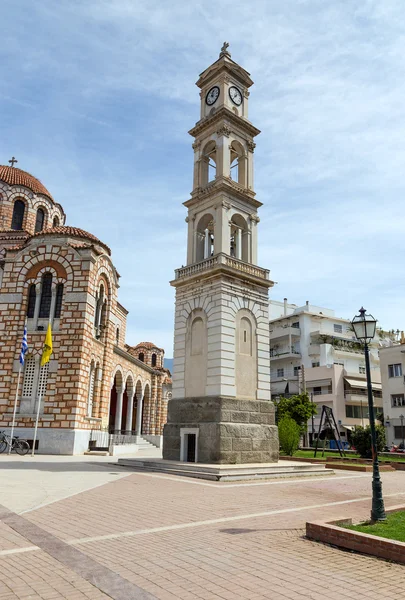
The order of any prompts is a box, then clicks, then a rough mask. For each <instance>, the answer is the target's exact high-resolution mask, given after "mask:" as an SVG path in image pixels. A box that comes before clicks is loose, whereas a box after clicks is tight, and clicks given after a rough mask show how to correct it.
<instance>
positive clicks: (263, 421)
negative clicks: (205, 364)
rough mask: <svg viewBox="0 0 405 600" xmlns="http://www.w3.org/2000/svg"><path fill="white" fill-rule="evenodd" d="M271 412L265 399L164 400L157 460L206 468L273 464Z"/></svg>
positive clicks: (275, 453)
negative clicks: (165, 406)
mask: <svg viewBox="0 0 405 600" xmlns="http://www.w3.org/2000/svg"><path fill="white" fill-rule="evenodd" d="M274 413H275V409H274V404H273V403H272V402H270V401H268V400H244V399H237V398H228V397H223V396H214V397H203V398H187V399H172V400H169V404H168V420H167V424H166V425H165V427H164V431H163V458H164V459H166V460H176V461H179V460H182V461H191V462H199V463H211V464H213V463H217V464H247V463H270V462H277V461H278V451H279V444H278V429H277V426H276V425H275V414H274ZM193 436H194V437H193ZM190 437H191V438H192V439H190Z"/></svg>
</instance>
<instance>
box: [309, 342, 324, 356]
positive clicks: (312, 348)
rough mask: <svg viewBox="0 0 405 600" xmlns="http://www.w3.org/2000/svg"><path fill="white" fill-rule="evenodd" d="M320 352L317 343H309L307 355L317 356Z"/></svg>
mask: <svg viewBox="0 0 405 600" xmlns="http://www.w3.org/2000/svg"><path fill="white" fill-rule="evenodd" d="M320 353H321V347H320V345H319V344H312V343H311V344H310V345H309V349H308V354H309V356H319V355H320Z"/></svg>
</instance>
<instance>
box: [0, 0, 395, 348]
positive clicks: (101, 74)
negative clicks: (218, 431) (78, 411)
mask: <svg viewBox="0 0 405 600" xmlns="http://www.w3.org/2000/svg"><path fill="white" fill-rule="evenodd" d="M404 19H405V17H404V5H403V0H384V2H381V1H380V0H376V1H374V0H363V2H361V3H359V2H357V0H329V1H328V2H325V0H284V1H283V2H280V1H279V0H250V1H249V2H246V1H243V2H242V1H240V0H233V1H229V0H221V1H218V2H215V3H209V2H206V1H200V0H187V1H186V0H170V1H166V0H85V2H83V1H82V0H59V1H58V2H55V1H54V0H40V2H32V0H13V2H10V3H5V4H4V6H2V41H1V42H0V73H1V77H0V117H1V135H0V164H8V163H7V161H8V160H9V159H10V158H11V157H12V156H13V155H14V156H15V157H16V158H17V159H18V161H19V162H18V164H17V166H18V167H19V168H21V169H24V170H26V171H28V172H30V173H32V174H33V175H35V176H36V177H38V179H40V180H41V181H42V182H43V183H44V185H45V186H46V187H47V188H48V190H49V191H50V193H51V194H52V195H53V197H54V198H55V200H56V201H57V202H59V203H60V204H62V206H63V207H64V209H65V212H66V213H67V224H68V225H72V226H76V227H80V228H82V229H86V230H87V231H90V232H92V233H93V234H95V235H96V236H98V237H99V238H100V239H101V240H103V241H104V242H105V243H106V244H108V245H109V246H110V248H111V249H112V258H113V261H114V264H115V266H116V268H117V270H118V272H119V273H120V275H121V279H120V285H121V287H120V289H119V300H120V302H121V303H122V304H123V305H124V306H125V307H126V308H127V309H128V310H129V311H130V313H129V316H128V327H127V343H129V344H131V345H135V344H137V343H138V342H140V341H153V342H154V343H156V344H157V345H158V346H161V347H163V348H165V350H166V356H167V357H170V356H172V347H173V319H174V288H172V287H171V286H170V285H169V281H170V280H171V279H173V278H174V269H176V268H178V267H181V266H182V265H183V264H185V261H186V257H185V255H186V223H185V221H184V219H185V217H186V214H187V213H186V208H185V207H183V206H182V203H183V202H185V201H186V200H188V199H189V197H190V192H191V187H192V174H193V151H192V148H191V144H192V141H193V140H192V138H191V137H190V135H189V134H188V133H187V132H188V130H189V129H190V128H191V127H193V125H194V124H195V123H196V121H197V120H198V119H199V109H200V98H199V89H198V88H197V87H196V86H195V82H196V81H197V79H198V75H199V74H200V73H201V72H202V71H203V70H205V69H206V68H207V67H208V66H209V65H210V64H212V63H213V62H214V61H215V60H216V59H217V58H218V55H219V51H220V48H221V46H222V44H223V42H224V40H227V41H228V42H229V43H230V46H229V51H230V52H231V54H232V58H233V59H234V60H235V61H236V62H238V63H239V64H241V65H242V66H243V67H244V68H245V69H246V70H247V71H249V72H250V73H251V76H252V79H253V81H254V82H255V85H254V86H253V87H252V88H251V95H250V98H249V118H250V120H251V121H252V123H253V124H254V125H255V126H256V127H258V128H259V129H260V130H261V134H260V135H259V136H258V137H257V138H256V140H255V141H256V143H257V146H256V149H255V154H254V157H255V188H256V193H257V196H256V197H257V199H258V200H260V201H261V202H263V207H262V208H261V209H260V211H259V215H260V219H261V221H260V224H259V226H258V227H259V229H258V234H259V260H258V263H259V265H260V266H262V267H264V268H268V269H270V272H271V273H270V277H271V278H272V279H273V280H274V281H275V282H277V283H276V285H275V286H274V287H273V288H272V289H271V290H270V293H271V297H272V298H274V299H276V300H282V299H283V298H284V297H287V298H288V301H289V302H292V303H295V304H297V305H298V306H301V305H303V304H305V301H306V300H308V301H309V302H310V304H314V305H320V306H325V307H329V308H333V309H335V311H336V315H337V316H340V317H344V318H353V316H354V315H355V314H356V313H357V312H358V309H359V308H360V307H361V306H362V305H364V306H365V308H366V309H367V310H368V311H369V312H371V313H372V314H373V315H374V316H375V317H376V318H377V319H378V322H379V325H380V326H382V327H384V328H385V329H397V328H399V329H404V328H405V318H404V310H403V307H404V305H405V278H404V277H403V271H402V267H401V264H402V258H401V257H402V255H403V252H404V247H405V235H404V232H405V214H404V208H403V207H404V200H403V199H404V196H405V178H404V176H403V173H404V165H405V61H404V56H405V33H404Z"/></svg>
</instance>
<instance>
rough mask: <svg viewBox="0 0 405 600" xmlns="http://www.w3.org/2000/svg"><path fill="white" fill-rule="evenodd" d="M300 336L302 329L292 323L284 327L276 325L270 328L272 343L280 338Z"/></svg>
mask: <svg viewBox="0 0 405 600" xmlns="http://www.w3.org/2000/svg"><path fill="white" fill-rule="evenodd" d="M290 335H291V337H300V335H301V329H300V328H299V327H291V325H284V326H283V327H275V328H274V329H270V343H271V342H272V341H273V340H279V339H281V338H289V337H290Z"/></svg>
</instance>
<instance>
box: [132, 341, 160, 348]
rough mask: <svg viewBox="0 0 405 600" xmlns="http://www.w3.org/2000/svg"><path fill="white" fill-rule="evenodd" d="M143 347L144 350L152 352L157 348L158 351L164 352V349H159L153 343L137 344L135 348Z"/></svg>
mask: <svg viewBox="0 0 405 600" xmlns="http://www.w3.org/2000/svg"><path fill="white" fill-rule="evenodd" d="M141 346H142V348H147V349H148V350H152V348H156V350H163V348H159V347H158V346H156V344H152V342H141V343H140V344H137V345H136V346H135V348H140V347H141Z"/></svg>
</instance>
